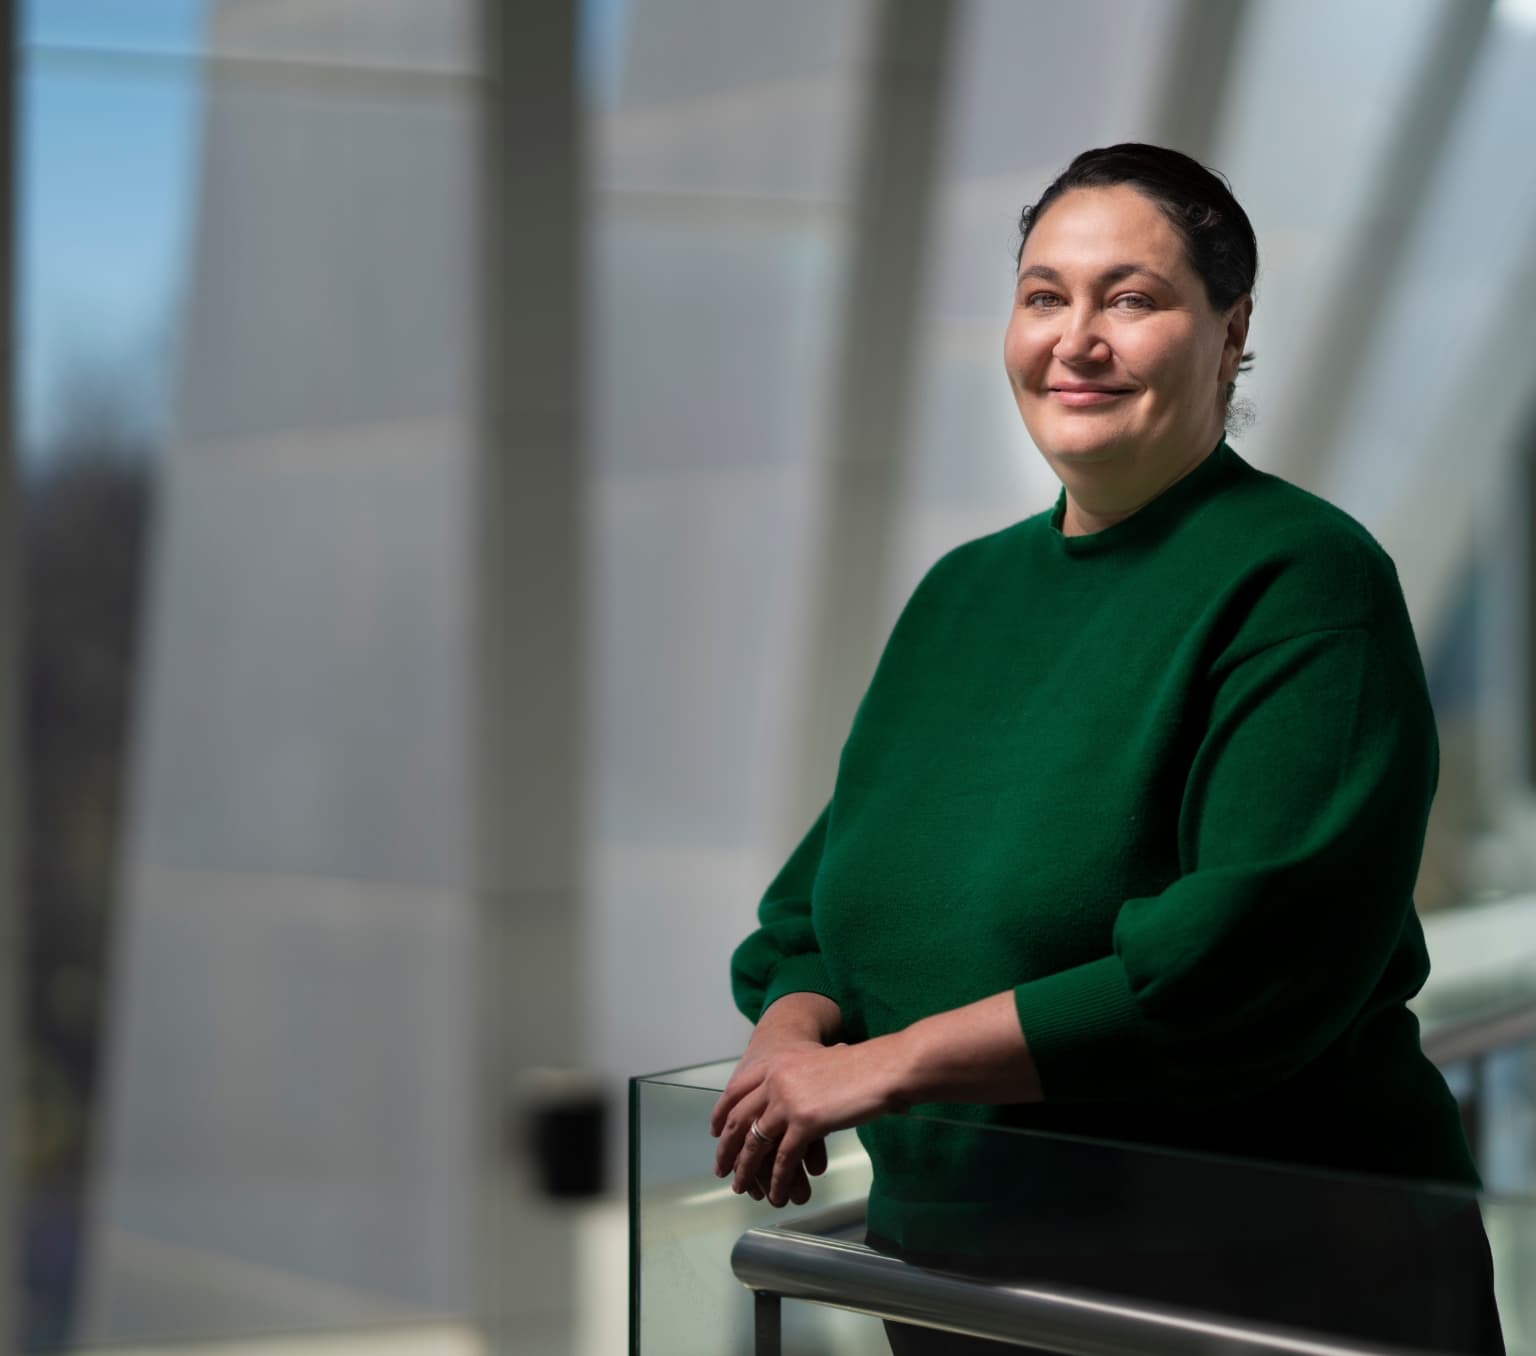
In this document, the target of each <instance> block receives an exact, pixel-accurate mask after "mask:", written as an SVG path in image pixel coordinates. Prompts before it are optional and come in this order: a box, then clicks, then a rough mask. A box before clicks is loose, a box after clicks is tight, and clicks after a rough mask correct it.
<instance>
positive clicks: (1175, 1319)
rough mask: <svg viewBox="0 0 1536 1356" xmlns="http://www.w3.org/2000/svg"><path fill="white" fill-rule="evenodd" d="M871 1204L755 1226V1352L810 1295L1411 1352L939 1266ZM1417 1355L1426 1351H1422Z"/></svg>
mask: <svg viewBox="0 0 1536 1356" xmlns="http://www.w3.org/2000/svg"><path fill="white" fill-rule="evenodd" d="M864 1213H865V1203H864V1202H863V1201H855V1202H850V1203H849V1204H847V1205H842V1206H837V1207H834V1208H832V1209H829V1210H825V1211H819V1212H816V1213H813V1214H808V1215H803V1216H801V1217H799V1218H798V1219H796V1220H794V1221H792V1222H791V1223H789V1224H784V1225H772V1226H760V1227H758V1228H753V1229H748V1230H747V1232H746V1233H744V1234H743V1235H742V1236H741V1237H740V1238H739V1239H738V1240H737V1241H736V1246H735V1247H734V1248H733V1249H732V1251H731V1270H732V1271H734V1272H735V1273H736V1278H737V1279H738V1280H739V1281H741V1282H742V1284H743V1285H745V1286H747V1287H748V1288H750V1289H751V1290H753V1291H755V1292H756V1296H757V1329H756V1342H757V1345H756V1356H779V1302H780V1301H781V1300H784V1299H793V1300H802V1301H807V1302H809V1303H812V1304H823V1305H829V1306H831V1307H833V1308H837V1309H849V1310H852V1311H854V1312H855V1313H861V1314H869V1315H872V1316H873V1317H875V1318H881V1319H890V1320H892V1321H895V1322H899V1323H914V1324H917V1325H919V1326H921V1327H927V1328H940V1329H943V1330H945V1331H947V1332H954V1333H961V1334H964V1335H966V1336H968V1337H981V1338H990V1339H991V1340H993V1341H998V1342H1006V1343H1010V1344H1013V1345H1018V1346H1024V1345H1028V1346H1035V1347H1046V1348H1049V1349H1050V1350H1052V1351H1058V1352H1064V1353H1067V1354H1068V1356H1188V1353H1191V1352H1208V1353H1212V1356H1214V1354H1215V1353H1217V1352H1220V1353H1222V1356H1281V1353H1284V1356H1409V1354H1408V1350H1407V1349H1406V1348H1402V1347H1392V1346H1382V1345H1380V1344H1372V1343H1365V1342H1359V1341H1355V1340H1350V1341H1348V1342H1346V1341H1344V1340H1342V1339H1339V1338H1335V1337H1328V1336H1324V1335H1321V1334H1316V1333H1307V1332H1302V1331H1300V1330H1295V1329H1287V1328H1281V1327H1277V1326H1273V1325H1269V1324H1261V1323H1252V1322H1245V1321H1240V1320H1238V1319H1235V1318H1228V1317H1225V1316H1219V1315H1215V1314H1206V1313H1200V1312H1198V1311H1195V1310H1187V1309H1179V1308H1174V1307H1172V1306H1169V1305H1163V1304H1157V1303H1154V1302H1152V1301H1148V1300H1144V1299H1141V1298H1130V1297H1126V1296H1117V1295H1110V1294H1103V1293H1098V1292H1094V1291H1091V1290H1083V1289H1079V1288H1077V1287H1069V1286H1062V1285H1058V1284H1054V1283H1052V1284H1048V1285H1042V1284H1027V1285H1026V1284H1020V1283H1017V1282H1004V1281H996V1280H987V1279H982V1278H978V1277H974V1276H965V1275H961V1274H959V1273H956V1272H948V1271H936V1270H932V1269H930V1268H928V1267H922V1266H917V1265H915V1264H913V1263H911V1262H906V1261H903V1260H902V1259H900V1258H897V1257H890V1256H887V1255H886V1254H884V1253H879V1252H876V1251H875V1250H874V1249H873V1248H870V1247H868V1246H867V1245H865V1244H864V1243H862V1242H858V1241H855V1240H856V1239H859V1238H862V1237H863V1227H862V1226H863V1222H864ZM1414 1356H1422V1353H1415V1354H1414Z"/></svg>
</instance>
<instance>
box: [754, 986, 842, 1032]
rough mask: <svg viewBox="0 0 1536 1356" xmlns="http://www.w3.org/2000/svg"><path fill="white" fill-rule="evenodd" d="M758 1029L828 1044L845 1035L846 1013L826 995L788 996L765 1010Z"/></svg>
mask: <svg viewBox="0 0 1536 1356" xmlns="http://www.w3.org/2000/svg"><path fill="white" fill-rule="evenodd" d="M757 1027H758V1030H760V1031H761V1030H764V1029H765V1028H766V1029H768V1030H771V1031H773V1032H774V1033H775V1034H780V1035H789V1036H802V1037H804V1038H805V1039H806V1040H813V1041H816V1042H818V1043H819V1044H821V1045H827V1044H830V1043H831V1042H832V1041H835V1040H837V1038H838V1037H839V1036H840V1035H841V1034H842V1030H843V1013H842V1009H841V1008H839V1007H838V1006H837V1004H836V1003H834V1002H833V1001H832V1000H831V999H830V998H828V997H827V996H826V994H822V993H812V992H809V991H807V992H801V993H787V994H784V995H783V996H782V997H780V998H776V999H775V1000H774V1001H773V1002H772V1003H770V1004H769V1005H768V1006H767V1007H766V1008H764V1009H763V1012H762V1015H761V1016H760V1017H759V1018H758V1019H757Z"/></svg>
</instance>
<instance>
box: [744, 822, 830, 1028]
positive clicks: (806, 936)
mask: <svg viewBox="0 0 1536 1356" xmlns="http://www.w3.org/2000/svg"><path fill="white" fill-rule="evenodd" d="M830 813H831V805H830V804H828V806H827V807H826V808H825V809H823V810H822V812H821V814H820V815H819V816H818V817H817V819H816V822H815V823H814V824H812V825H811V828H810V830H809V832H807V834H806V835H805V837H804V838H803V839H802V840H801V841H800V845H799V846H798V847H797V848H795V850H794V851H793V852H792V853H790V856H789V860H788V861H787V862H785V863H784V866H783V869H782V870H780V872H779V874H778V875H777V876H775V877H774V879H773V882H772V884H770V885H769V886H768V889H767V891H766V892H765V893H764V895H763V899H762V902H761V903H760V904H759V905H758V908H757V918H758V924H759V926H758V929H757V931H756V932H754V933H752V934H751V935H750V936H749V937H748V938H747V939H746V940H745V941H744V942H742V944H741V945H740V946H738V947H737V948H736V951H735V953H734V954H733V955H732V957H731V993H732V996H733V997H734V998H735V1000H736V1006H737V1007H738V1008H740V1009H741V1011H742V1013H743V1014H744V1015H745V1016H746V1018H747V1019H748V1020H749V1021H751V1022H753V1023H756V1022H757V1020H758V1019H759V1018H760V1017H761V1016H762V1015H763V1010H764V1009H765V1008H766V1007H768V1005H769V1004H770V1003H772V1002H774V1001H775V1000H776V999H779V998H782V997H783V996H784V995H785V994H787V993H806V992H809V993H819V994H825V995H826V996H827V997H828V998H830V999H832V1000H833V1001H834V1002H836V1001H838V1000H837V994H836V993H835V992H834V990H833V987H832V981H831V978H830V977H829V976H828V974H827V969H826V965H825V963H824V962H823V961H822V957H821V949H820V947H819V946H818V945H817V943H816V929H815V927H814V926H813V925H812V922H811V887H812V885H813V884H814V883H815V880H816V872H817V869H818V868H819V867H820V865H821V851H822V845H823V844H824V843H825V841H826V835H827V817H828V815H829V814H830Z"/></svg>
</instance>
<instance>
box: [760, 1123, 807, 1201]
mask: <svg viewBox="0 0 1536 1356" xmlns="http://www.w3.org/2000/svg"><path fill="white" fill-rule="evenodd" d="M775 1147H776V1150H777V1151H776V1152H775V1154H774V1156H773V1176H772V1177H771V1178H770V1179H769V1182H768V1204H769V1205H785V1204H787V1203H788V1202H789V1200H790V1188H791V1186H792V1185H793V1184H794V1181H795V1178H796V1176H797V1175H798V1176H801V1177H803V1176H804V1175H805V1168H804V1159H805V1150H806V1147H807V1141H806V1139H805V1136H804V1135H803V1134H800V1133H798V1132H797V1131H795V1130H794V1128H793V1127H791V1128H790V1129H788V1130H786V1131H785V1132H784V1135H783V1137H782V1138H781V1139H780V1140H779V1142H778V1144H777V1146H775Z"/></svg>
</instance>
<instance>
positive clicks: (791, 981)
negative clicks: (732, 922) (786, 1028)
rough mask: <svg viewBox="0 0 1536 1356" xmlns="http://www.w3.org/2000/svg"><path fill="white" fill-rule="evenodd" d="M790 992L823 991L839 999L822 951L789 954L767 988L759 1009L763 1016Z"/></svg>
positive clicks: (835, 999) (778, 965) (775, 971)
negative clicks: (795, 954) (773, 1003)
mask: <svg viewBox="0 0 1536 1356" xmlns="http://www.w3.org/2000/svg"><path fill="white" fill-rule="evenodd" d="M787 993H819V994H823V995H825V996H826V997H828V998H830V999H831V1000H832V1001H833V1002H834V1003H835V1002H837V994H836V992H835V991H834V990H833V988H832V980H831V977H830V976H829V975H828V974H827V967H826V963H825V962H824V961H823V960H822V959H821V955H820V953H818V952H814V951H808V952H805V953H803V954H802V955H799V956H785V957H784V959H783V960H781V961H780V962H779V963H778V964H777V965H776V966H774V967H773V974H772V976H771V977H770V978H769V980H768V987H767V988H766V989H764V990H763V1006H762V1007H761V1008H759V1009H758V1013H757V1019H761V1017H762V1015H763V1013H764V1012H765V1011H766V1010H767V1008H768V1005H769V1004H770V1003H772V1002H774V1001H775V1000H776V999H779V998H783V997H784V995H785V994H787Z"/></svg>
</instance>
